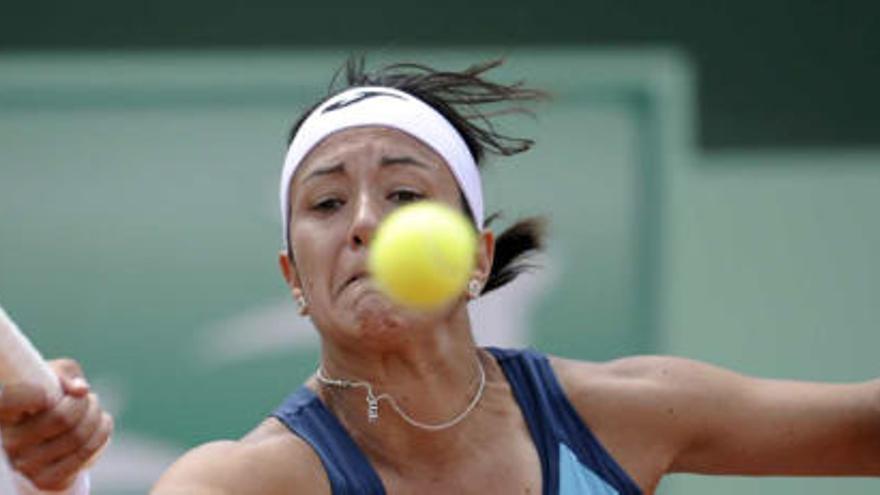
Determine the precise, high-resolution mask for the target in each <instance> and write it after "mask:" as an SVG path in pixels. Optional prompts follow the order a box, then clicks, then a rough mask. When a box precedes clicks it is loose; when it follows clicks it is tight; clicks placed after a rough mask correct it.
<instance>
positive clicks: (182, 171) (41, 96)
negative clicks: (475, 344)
mask: <svg viewBox="0 0 880 495" xmlns="http://www.w3.org/2000/svg"><path fill="white" fill-rule="evenodd" d="M33 5H35V4H27V5H25V4H21V5H17V6H15V8H14V9H13V15H12V16H5V17H3V18H2V19H0V28H2V29H0V44H2V46H3V47H4V52H3V53H0V302H2V304H3V305H4V307H6V309H7V310H8V311H9V312H10V313H12V314H13V316H14V317H15V318H16V319H17V320H19V322H20V324H21V325H22V327H24V328H25V329H26V331H27V332H28V333H29V334H30V335H31V336H32V337H33V338H34V340H35V341H36V343H37V344H38V346H39V347H41V349H43V350H44V352H45V353H46V354H47V355H50V356H57V355H72V356H75V357H77V358H78V359H80V360H81V361H82V362H83V363H84V365H85V367H86V369H87V371H88V372H89V375H90V377H91V378H92V381H93V382H95V384H96V387H97V388H98V389H99V390H100V391H101V392H102V396H103V397H104V398H105V401H106V402H107V403H108V405H109V407H110V408H111V409H113V410H114V412H115V413H116V417H117V421H118V427H119V434H118V435H117V438H116V440H115V442H114V444H113V446H112V448H111V449H110V450H109V451H108V454H107V456H106V457H105V458H104V459H103V460H102V462H101V463H100V464H99V466H98V467H97V468H96V472H95V482H96V483H95V485H96V490H95V492H96V493H98V494H111V495H113V494H119V495H122V494H127V493H142V492H143V491H144V490H145V488H146V487H148V486H149V484H150V483H151V482H152V481H153V480H154V479H155V477H156V476H157V473H159V472H160V471H161V470H162V469H164V467H165V466H166V465H167V463H168V462H169V461H170V460H171V459H173V458H174V456H176V455H179V453H180V452H182V451H183V450H185V449H187V448H190V447H192V446H193V445H195V444H198V443H201V442H204V441H207V440H210V439H216V438H234V437H237V436H240V435H241V434H242V433H244V432H245V431H247V430H248V429H249V428H250V427H251V426H252V425H254V424H255V423H256V422H257V421H259V420H260V419H261V418H262V417H263V416H264V415H265V414H266V413H267V412H268V411H270V410H271V409H272V408H273V407H274V406H275V405H276V404H277V403H278V402H279V401H280V400H281V399H282V398H283V397H284V395H285V394H286V393H288V392H289V391H291V390H293V389H294V388H295V387H296V386H297V384H298V383H299V382H300V381H301V380H302V379H303V378H304V377H305V376H307V374H309V373H310V372H311V371H312V370H313V368H314V366H315V360H316V345H317V343H316V340H315V338H314V335H313V333H312V331H311V329H310V328H309V326H308V323H307V322H305V321H303V320H301V319H299V318H297V317H296V316H295V314H294V311H293V308H292V304H290V302H289V301H288V298H287V296H286V295H285V290H284V286H283V283H282V282H281V278H280V276H279V275H278V273H277V269H276V263H275V253H276V251H277V249H278V248H279V246H280V228H279V222H278V219H277V206H276V204H275V202H276V201H277V199H276V198H277V196H276V187H277V184H276V181H277V177H278V173H279V171H280V163H281V158H282V155H283V152H284V140H285V135H286V132H287V128H288V127H289V125H290V123H291V122H292V121H293V120H294V119H295V117H296V116H297V115H298V113H299V111H300V109H302V108H303V107H304V106H305V105H306V104H308V103H310V102H312V101H314V100H315V99H316V98H319V97H320V96H321V95H323V94H324V88H325V86H326V83H327V82H328V80H329V77H330V75H331V74H332V73H333V71H334V70H335V68H336V67H338V65H339V64H340V63H341V62H342V61H343V60H344V59H345V57H346V56H347V55H348V54H349V53H351V52H352V51H358V52H367V53H369V54H370V55H371V57H370V60H371V62H372V63H375V64H379V63H382V62H383V61H391V60H402V59H407V60H418V61H422V62H427V63H432V64H435V65H438V66H441V67H444V68H451V69H457V68H463V67H464V66H466V65H467V64H469V63H471V62H474V61H477V60H482V59H485V58H488V57H493V56H499V55H506V56H508V58H509V61H508V63H507V65H506V67H504V68H503V69H501V70H500V71H499V72H498V75H497V77H498V78H500V79H502V80H516V79H526V80H527V81H528V83H529V84H531V85H534V86H538V87H542V88H545V89H547V90H549V91H550V92H552V93H553V95H554V98H553V100H552V101H550V102H548V103H546V104H542V105H539V106H538V107H536V108H535V110H536V115H537V117H536V118H535V119H529V118H519V119H511V120H508V121H504V122H503V125H504V126H505V128H507V129H510V130H512V131H514V132H521V133H524V134H525V135H529V136H533V137H535V138H536V139H537V141H538V147H537V148H536V149H535V150H534V151H533V152H530V153H528V154H527V155H525V156H522V157H517V158H515V159H507V160H501V159H499V160H494V161H493V162H492V163H491V164H490V167H489V169H488V172H487V176H486V182H485V184H486V190H487V191H486V192H487V198H488V202H489V206H490V209H501V210H503V211H504V213H505V217H504V218H505V221H511V220H513V219H515V218H517V217H518V216H522V215H531V214H544V215H547V216H548V217H549V218H550V220H551V242H550V249H549V251H548V254H547V256H546V258H545V259H544V260H543V264H544V269H543V270H541V271H540V272H537V273H535V274H533V275H531V276H529V277H526V278H524V279H523V280H522V281H520V283H518V284H514V285H513V286H512V287H510V288H508V289H506V290H505V291H504V292H502V293H499V294H498V295H496V296H490V297H487V298H486V299H485V300H484V301H481V302H480V303H479V304H477V305H476V306H477V307H475V308H474V319H475V328H476V332H477V334H478V336H479V338H480V339H481V340H482V341H483V342H489V343H500V344H504V345H526V344H529V345H534V346H536V347H538V348H539V349H542V350H545V351H547V352H552V353H557V354H562V355H566V356H571V357H578V358H583V359H598V360H602V359H610V358H613V357H616V356H622V355H627V354H632V353H645V352H649V353H673V354H678V355H684V356H689V357H693V358H697V359H701V360H706V361H710V362H713V363H716V364H719V365H723V366H727V367H730V368H733V369H736V370H738V371H742V372H746V373H751V374H757V375H762V376H772V377H785V378H799V379H811V380H833V381H844V380H861V379H868V378H872V377H875V376H877V375H878V374H880V373H878V366H877V364H876V362H877V360H876V358H875V357H874V350H875V349H877V348H878V347H880V345H878V344H880V336H878V332H877V329H878V327H880V304H878V302H880V263H878V262H877V259H876V254H875V253H877V252H880V232H878V228H877V224H878V222H877V220H876V216H877V215H876V211H878V208H880V146H878V144H880V125H877V124H878V123H880V122H878V119H877V118H876V115H877V112H878V111H880V97H878V95H877V94H876V91H874V89H873V88H874V87H876V85H877V84H880V75H878V74H877V70H876V67H877V65H876V64H875V62H876V61H877V60H876V58H877V57H878V55H877V54H878V53H880V37H878V34H877V31H876V30H870V29H868V28H869V27H870V23H871V21H870V19H877V18H878V16H877V15H876V12H874V11H875V10H877V9H875V8H872V7H866V6H865V5H867V4H857V3H852V4H850V3H847V4H845V5H838V6H826V7H823V8H819V7H816V6H802V5H799V4H796V3H794V2H791V3H786V2H769V3H760V4H759V3H758V2H745V3H738V4H736V5H735V6H734V5H733V4H731V5H728V6H723V4H714V5H713V6H712V7H710V6H708V5H705V6H704V5H702V4H700V5H692V2H672V3H668V4H664V5H663V6H659V5H653V4H650V5H649V4H648V3H647V2H635V3H630V4H627V5H626V6H621V5H616V4H615V5H611V4H610V3H607V2H606V3H602V2H599V3H591V4H569V5H566V4H548V5H541V6H539V5H537V4H530V3H520V4H517V3H507V4H501V3H500V4H498V5H497V6H495V5H488V4H487V5H480V6H471V5H465V4H464V3H463V2H458V3H456V2H453V3H446V4H443V5H442V6H441V5H440V4H437V5H426V6H414V5H412V4H403V3H397V4H389V5H387V6H385V7H384V8H382V9H377V8H376V7H374V6H357V7H354V6H347V5H343V4H340V5H334V6H332V7H330V6H327V7H321V6H296V5H287V4H283V5H282V4H280V3H279V4H269V3H265V2H264V3H262V4H261V3H255V4H247V6H245V4H237V3H233V2H221V3H213V4H211V5H210V6H208V5H200V4H198V3H191V4H189V3H188V4H184V5H178V4H174V6H172V4H171V3H162V2H153V3H144V4H126V5H125V6H123V5H121V4H116V3H110V2H93V3H90V4H89V5H80V6H77V7H73V6H67V5H60V4H59V5H57V6H54V8H53V9H50V10H46V9H39V10H38V9H37V8H36V7H34V6H33ZM874 22H875V23H876V20H875V21H874ZM489 45H491V46H489ZM502 223H504V222H502ZM511 308H515V310H512V309H511ZM878 488H880V481H875V480H857V479H856V480H853V479H848V480H840V479H830V480H829V479H825V480H815V479H802V480H775V479H757V480H754V479H738V478H733V477H729V478H716V477H713V478H704V477H693V476H675V477H672V478H670V479H669V480H668V481H666V482H664V484H663V485H662V486H661V490H660V493H669V494H692V493H693V494H696V493H706V492H710V493H743V492H746V493H771V492H772V493H825V492H827V491H834V492H835V493H852V494H863V493H876V492H877V490H878Z"/></svg>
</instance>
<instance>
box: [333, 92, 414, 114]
mask: <svg viewBox="0 0 880 495" xmlns="http://www.w3.org/2000/svg"><path fill="white" fill-rule="evenodd" d="M376 96H390V97H392V98H397V99H399V100H404V99H405V98H404V97H402V96H400V95H398V94H395V93H386V92H385V91H378V90H374V89H370V90H364V91H361V92H358V93H354V94H350V95H346V97H345V98H343V99H341V100H339V101H335V102H333V104H332V105H327V107H326V108H324V109H323V110H321V114H322V115H323V114H325V113H327V112H332V111H334V110H339V109H340V108H345V107H347V106H349V105H354V104H355V103H357V102H359V101H364V100H366V99H368V98H374V97H376Z"/></svg>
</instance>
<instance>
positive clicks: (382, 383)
mask: <svg viewBox="0 0 880 495" xmlns="http://www.w3.org/2000/svg"><path fill="white" fill-rule="evenodd" d="M459 317H460V319H458V320H457V321H456V319H455V318H453V319H452V320H451V321H450V322H449V324H446V325H440V326H436V327H434V328H430V329H408V330H403V331H405V332H408V333H407V335H406V338H405V339H401V340H402V341H403V342H402V343H398V344H399V345H394V346H386V347H384V348H371V347H370V346H363V347H360V348H358V349H352V348H350V347H342V346H334V345H332V341H328V340H327V339H325V341H324V346H323V349H322V363H321V371H322V373H323V375H324V376H325V377H326V378H329V379H330V380H342V381H346V382H350V383H359V384H364V385H359V386H338V385H340V384H337V385H332V384H328V382H327V381H325V383H324V384H317V387H318V388H319V394H320V396H321V398H322V399H323V400H324V402H325V403H326V404H327V405H328V407H329V408H330V409H331V410H332V411H333V412H334V413H335V414H336V416H337V417H338V418H339V419H340V421H341V422H342V423H343V424H344V425H345V427H346V429H347V430H348V431H349V433H350V434H351V435H352V437H354V438H355V440H356V441H357V442H358V443H359V444H360V445H361V447H362V448H364V450H365V451H367V453H368V454H370V456H371V457H372V458H374V459H376V460H379V461H380V462H381V461H382V459H402V458H405V459H410V460H411V461H412V460H414V459H413V456H416V457H423V456H424V457H425V458H426V459H430V460H431V461H432V462H436V461H437V455H438V454H440V453H443V454H447V455H448V454H451V452H453V451H455V450H456V449H454V448H452V447H453V446H458V447H462V446H464V447H466V446H467V444H468V442H467V441H466V439H467V438H468V435H467V434H466V433H465V432H467V431H468V430H469V427H470V426H471V424H472V423H473V422H474V416H475V415H476V414H477V413H478V411H479V409H480V404H479V403H477V404H476V405H475V407H471V406H472V404H473V403H474V399H475V397H477V394H480V396H482V393H483V390H482V386H483V384H484V383H485V379H486V377H485V375H482V373H485V372H486V371H485V370H484V366H486V361H485V360H482V361H480V360H481V356H480V351H479V349H478V348H477V347H476V344H475V343H474V341H473V338H472V336H471V332H470V324H469V322H468V320H467V313H466V312H462V314H461V315H459ZM481 375H482V378H481ZM481 382H482V383H481ZM366 384H368V385H369V386H367V385H366ZM368 389H370V390H371V391H372V394H373V395H374V396H382V395H387V396H388V397H390V398H391V400H381V401H379V402H378V403H377V405H378V409H377V413H378V418H374V419H375V420H374V421H371V420H370V419H371V418H370V417H369V415H368V402H367V400H366V399H367V397H368ZM392 400H393V402H394V403H396V405H397V406H398V409H400V410H401V411H402V412H403V414H404V415H405V416H408V417H409V418H411V420H414V421H415V422H417V423H422V424H426V425H440V426H446V427H443V428H434V429H431V428H420V427H418V426H415V425H413V424H412V422H411V421H410V422H408V421H406V419H405V417H404V416H403V415H401V414H400V412H398V411H396V410H395V408H394V407H393V406H392V403H391V401H392ZM469 409H470V411H469ZM468 411H469V412H468ZM463 413H467V414H463ZM459 417H460V421H457V422H455V424H452V425H448V423H451V422H453V421H454V420H456V419H458V418H459Z"/></svg>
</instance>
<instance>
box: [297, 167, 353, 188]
mask: <svg viewBox="0 0 880 495" xmlns="http://www.w3.org/2000/svg"><path fill="white" fill-rule="evenodd" d="M343 172H345V163H343V162H339V163H335V164H333V165H327V166H325V167H321V168H319V169H317V170H313V171H312V172H311V173H310V174H309V175H307V176H306V178H305V179H303V184H305V183H306V182H308V181H310V180H312V179H317V178H318V177H321V176H324V175H333V174H341V173H343Z"/></svg>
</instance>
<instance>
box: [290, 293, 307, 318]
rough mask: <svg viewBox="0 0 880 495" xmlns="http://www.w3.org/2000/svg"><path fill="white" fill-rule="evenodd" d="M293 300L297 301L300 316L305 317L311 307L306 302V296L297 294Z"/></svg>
mask: <svg viewBox="0 0 880 495" xmlns="http://www.w3.org/2000/svg"><path fill="white" fill-rule="evenodd" d="M293 299H294V300H295V301H296V306H297V309H298V311H299V314H300V315H305V314H306V310H307V309H308V307H309V304H308V303H307V302H306V298H305V296H303V295H302V294H297V295H296V296H294V297H293Z"/></svg>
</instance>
